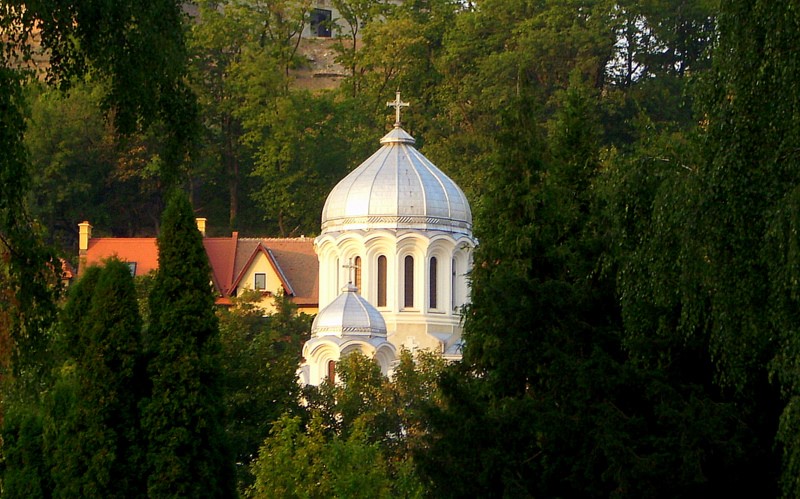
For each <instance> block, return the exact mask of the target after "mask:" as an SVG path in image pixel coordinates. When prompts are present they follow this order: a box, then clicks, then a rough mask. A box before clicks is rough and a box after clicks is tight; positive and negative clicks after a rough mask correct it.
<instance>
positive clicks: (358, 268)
mask: <svg viewBox="0 0 800 499" xmlns="http://www.w3.org/2000/svg"><path fill="white" fill-rule="evenodd" d="M353 266H354V267H355V268H354V269H353V271H354V272H353V273H354V274H355V277H354V281H353V284H354V285H355V287H356V288H358V292H359V293H361V257H360V256H357V257H356V258H355V259H354V260H353Z"/></svg>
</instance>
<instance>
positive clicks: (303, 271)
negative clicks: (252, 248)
mask: <svg viewBox="0 0 800 499" xmlns="http://www.w3.org/2000/svg"><path fill="white" fill-rule="evenodd" d="M262 241H263V242H264V244H265V245H266V246H267V248H269V249H270V251H271V252H272V254H273V255H274V256H275V260H276V261H277V262H278V265H280V267H281V270H283V273H284V275H285V276H286V278H287V280H288V281H289V282H290V283H291V284H292V288H294V292H295V296H294V300H293V301H294V302H295V303H297V304H298V305H316V304H318V303H319V259H318V258H317V253H316V252H315V251H314V240H313V239H311V238H308V237H300V238H292V239H287V238H282V239H277V238H273V239H263V240H262Z"/></svg>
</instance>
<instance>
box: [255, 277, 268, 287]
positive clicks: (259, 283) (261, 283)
mask: <svg viewBox="0 0 800 499" xmlns="http://www.w3.org/2000/svg"><path fill="white" fill-rule="evenodd" d="M255 289H258V290H265V289H267V274H256V282H255Z"/></svg>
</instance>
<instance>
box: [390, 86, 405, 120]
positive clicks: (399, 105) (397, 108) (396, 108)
mask: <svg viewBox="0 0 800 499" xmlns="http://www.w3.org/2000/svg"><path fill="white" fill-rule="evenodd" d="M386 106H387V107H393V108H394V126H400V108H402V107H408V106H409V104H408V102H403V101H402V100H400V91H399V90H398V91H397V93H396V94H395V98H394V100H393V101H389V102H387V103H386Z"/></svg>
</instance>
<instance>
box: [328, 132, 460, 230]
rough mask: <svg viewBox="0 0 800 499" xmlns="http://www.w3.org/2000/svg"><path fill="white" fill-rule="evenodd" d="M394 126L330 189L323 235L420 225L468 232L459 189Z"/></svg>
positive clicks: (414, 227) (412, 227) (428, 228)
mask: <svg viewBox="0 0 800 499" xmlns="http://www.w3.org/2000/svg"><path fill="white" fill-rule="evenodd" d="M414 143H415V141H414V138H413V137H412V136H411V135H409V134H408V133H407V132H406V131H405V130H403V129H402V128H401V127H400V126H399V125H395V127H394V129H393V130H392V131H391V132H389V133H388V134H386V135H385V136H384V137H383V138H382V139H381V144H382V147H381V148H380V149H378V151H376V152H375V154H373V155H372V156H371V157H370V158H369V159H367V160H366V161H364V162H363V163H361V165H360V166H359V167H358V168H356V169H355V170H353V171H352V172H350V174H349V175H347V176H346V177H345V178H344V179H342V181H340V182H339V183H338V184H337V185H336V187H334V188H333V190H332V191H331V193H330V194H329V195H328V199H327V200H326V201H325V207H324V208H323V209H322V233H323V234H324V233H326V232H336V231H345V230H358V229H363V230H367V229H422V230H441V231H445V232H454V233H461V234H470V235H471V233H472V212H471V210H470V207H469V202H467V198H466V196H464V192H463V191H462V190H461V189H460V188H459V187H458V186H457V185H456V183H455V182H453V181H452V180H451V179H450V177H448V176H447V175H445V174H444V173H443V172H442V171H441V170H439V168H437V167H436V166H435V165H434V164H433V163H431V162H430V161H429V160H428V158H426V157H425V156H423V155H422V154H421V153H420V152H419V151H417V149H416V148H415V147H414Z"/></svg>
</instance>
